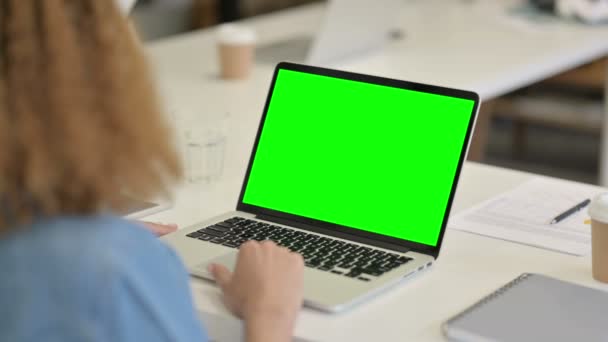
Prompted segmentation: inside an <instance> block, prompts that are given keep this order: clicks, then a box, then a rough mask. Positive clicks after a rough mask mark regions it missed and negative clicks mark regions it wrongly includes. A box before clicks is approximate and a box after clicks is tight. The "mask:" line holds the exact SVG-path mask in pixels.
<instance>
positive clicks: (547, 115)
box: [133, 0, 608, 183]
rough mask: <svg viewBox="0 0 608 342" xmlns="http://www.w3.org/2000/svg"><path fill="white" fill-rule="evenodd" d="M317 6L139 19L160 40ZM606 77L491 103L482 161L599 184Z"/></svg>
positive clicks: (178, 9) (169, 9)
mask: <svg viewBox="0 0 608 342" xmlns="http://www.w3.org/2000/svg"><path fill="white" fill-rule="evenodd" d="M497 1H499V0H497ZM311 2H319V0H139V1H138V4H137V6H136V8H135V10H134V12H133V19H134V21H135V23H136V27H137V28H138V30H139V33H140V35H141V36H142V37H143V39H144V40H146V41H154V40H158V39H162V38H166V37H169V36H172V35H176V34H180V33H183V32H187V31H190V30H196V29H202V28H208V27H212V26H214V25H217V24H219V23H222V22H228V21H233V20H237V19H242V18H248V17H251V16H256V15H263V14H266V13H271V12H274V11H281V10H286V9H288V8H290V7H294V6H301V5H305V4H307V3H311ZM606 39H608V37H607V38H606ZM606 70H608V61H607V59H606V58H605V57H604V58H602V59H599V60H596V61H593V62H592V63H589V64H586V65H583V66H580V67H578V68H576V69H572V70H569V71H567V72H564V73H562V74H560V75H557V76H556V77H553V78H551V79H548V80H545V81H543V82H541V83H538V84H534V85H532V86H529V87H527V88H524V89H520V90H518V91H517V92H514V93H511V94H508V95H506V96H503V97H500V98H498V99H496V100H493V101H492V103H488V104H484V105H487V106H488V107H490V106H491V114H492V119H491V125H490V131H489V134H488V141H487V151H486V153H485V155H484V157H483V160H481V161H482V162H484V163H488V164H492V165H498V166H503V167H509V168H514V169H518V170H524V171H531V172H535V173H540V174H545V175H549V176H555V177H560V178H566V179H572V180H577V181H582V182H587V183H597V181H598V176H597V175H598V154H599V146H600V140H599V139H600V128H601V124H602V118H603V110H604V107H603V106H604V104H603V94H604V88H603V87H604V80H605V72H606Z"/></svg>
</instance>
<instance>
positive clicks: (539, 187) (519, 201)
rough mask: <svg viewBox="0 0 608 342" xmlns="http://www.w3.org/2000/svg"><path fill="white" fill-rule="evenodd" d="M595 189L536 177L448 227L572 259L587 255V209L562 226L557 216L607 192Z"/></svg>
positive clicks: (562, 222)
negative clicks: (552, 222)
mask: <svg viewBox="0 0 608 342" xmlns="http://www.w3.org/2000/svg"><path fill="white" fill-rule="evenodd" d="M605 191H606V189H603V188H601V187H598V186H593V185H586V184H581V183H575V182H570V181H566V180H559V179H552V178H544V177H538V178H534V179H532V180H530V181H528V182H526V183H524V184H522V185H520V186H518V187H516V188H515V189H513V190H511V191H508V192H506V193H504V194H501V195H499V196H496V197H494V198H491V199H489V200H486V201H484V202H482V203H480V204H478V205H476V206H474V207H472V208H471V209H468V210H465V211H464V212H462V213H459V214H457V215H455V216H452V217H451V218H450V220H449V223H448V227H449V228H452V229H458V230H463V231H467V232H471V233H475V234H480V235H485V236H489V237H494V238H497V239H502V240H508V241H512V242H517V243H521V244H526V245H531V246H535V247H540V248H545V249H550V250H553V251H558V252H562V253H568V254H573V255H587V254H589V253H590V252H591V225H589V224H588V223H585V221H586V220H587V219H588V218H589V215H588V214H587V209H588V208H589V207H588V206H587V207H585V208H583V209H581V210H579V211H577V212H575V213H573V214H572V215H569V216H568V217H567V218H565V219H563V220H562V221H560V222H558V223H555V224H550V222H551V221H552V220H553V219H554V218H555V217H556V216H558V215H560V214H561V213H563V212H565V211H567V210H568V209H570V208H572V207H574V206H576V205H577V204H579V203H581V202H582V201H584V200H585V199H593V197H594V196H595V195H597V194H599V193H602V192H605Z"/></svg>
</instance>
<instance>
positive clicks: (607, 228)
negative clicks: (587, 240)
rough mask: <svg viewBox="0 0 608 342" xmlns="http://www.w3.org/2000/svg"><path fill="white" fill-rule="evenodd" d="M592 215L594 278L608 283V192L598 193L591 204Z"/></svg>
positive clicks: (590, 214) (592, 263)
mask: <svg viewBox="0 0 608 342" xmlns="http://www.w3.org/2000/svg"><path fill="white" fill-rule="evenodd" d="M589 216H591V270H592V274H593V278H594V279H595V280H597V281H601V282H603V283H608V193H604V194H600V195H597V196H596V197H595V198H594V199H593V201H592V202H591V205H590V206H589Z"/></svg>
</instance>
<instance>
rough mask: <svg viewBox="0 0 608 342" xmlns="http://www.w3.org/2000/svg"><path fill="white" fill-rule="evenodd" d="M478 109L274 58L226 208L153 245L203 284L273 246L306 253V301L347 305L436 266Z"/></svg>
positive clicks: (441, 94)
mask: <svg viewBox="0 0 608 342" xmlns="http://www.w3.org/2000/svg"><path fill="white" fill-rule="evenodd" d="M478 108H479V97H478V95H477V94H475V93H473V92H469V91H463V90H456V89H449V88H443V87H438V86H431V85H426V84H419V83H413V82H407V81H400V80H394V79H388V78H382V77H376V76H369V75H362V74H356V73H350V72H343V71H338V70H330V69H324V68H318V67H311V66H304V65H298V64H292V63H280V64H278V66H277V67H276V69H275V71H274V76H273V78H272V83H271V85H270V91H269V93H268V97H267V100H266V105H265V108H264V112H263V115H262V118H261V122H260V125H259V129H258V132H257V137H256V139H255V143H254V145H253V150H252V153H251V158H250V160H249V165H248V167H247V171H246V174H245V179H244V181H243V185H242V190H241V193H240V196H239V199H238V202H237V203H236V208H235V211H232V212H228V213H225V214H223V215H220V216H218V217H215V218H212V219H210V220H207V221H205V222H201V223H198V224H195V225H192V226H190V227H187V228H184V229H182V230H179V231H178V232H175V233H172V234H169V235H167V236H165V237H163V239H164V240H165V241H166V242H167V243H168V244H169V245H171V246H172V247H174V248H175V250H176V251H177V252H178V254H179V255H180V256H181V258H182V259H183V261H184V262H185V264H186V267H187V268H188V270H189V272H190V273H191V274H192V275H194V276H198V277H201V278H205V279H212V277H211V276H210V275H209V273H208V272H207V266H208V264H209V263H212V262H216V263H220V264H224V265H226V266H227V267H229V268H231V269H232V268H234V264H235V260H236V253H237V252H238V247H239V246H240V244H242V243H243V242H245V241H247V240H257V241H261V240H272V241H275V242H276V243H277V244H279V245H281V246H285V247H287V248H289V249H290V250H292V251H295V252H298V253H300V254H302V256H303V257H304V260H305V265H306V267H305V271H304V302H305V305H307V306H309V307H313V308H317V309H320V310H323V311H327V312H338V311H342V310H346V309H348V308H351V307H353V306H355V305H356V304H358V303H361V302H363V301H365V300H366V299H368V298H370V297H372V296H374V295H375V294H378V293H380V292H381V291H383V290H385V289H387V288H389V287H391V286H393V285H395V284H398V283H400V282H402V281H404V280H405V279H408V278H410V277H412V276H414V275H416V274H417V273H420V272H421V271H423V270H424V269H426V268H428V267H429V266H431V265H432V264H433V262H434V261H435V260H436V259H437V257H438V255H439V251H440V248H441V242H442V238H443V234H444V231H445V229H446V224H447V221H448V216H449V213H450V207H451V204H452V200H453V198H454V193H455V192H456V185H457V183H458V177H459V174H460V170H461V167H462V164H463V161H464V160H465V156H466V151H467V147H468V145H469V141H470V137H471V132H472V130H473V125H474V121H475V118H476V113H477V110H478Z"/></svg>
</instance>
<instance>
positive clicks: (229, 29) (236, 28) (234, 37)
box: [217, 24, 256, 44]
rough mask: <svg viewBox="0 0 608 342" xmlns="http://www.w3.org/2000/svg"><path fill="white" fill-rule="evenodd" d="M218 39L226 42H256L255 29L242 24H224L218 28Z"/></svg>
mask: <svg viewBox="0 0 608 342" xmlns="http://www.w3.org/2000/svg"><path fill="white" fill-rule="evenodd" d="M217 40H218V41H219V42H220V43H224V44H254V43H255V41H256V34H255V31H254V30H253V29H251V28H249V27H247V26H244V25H240V24H223V25H220V26H219V28H218V29H217Z"/></svg>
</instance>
